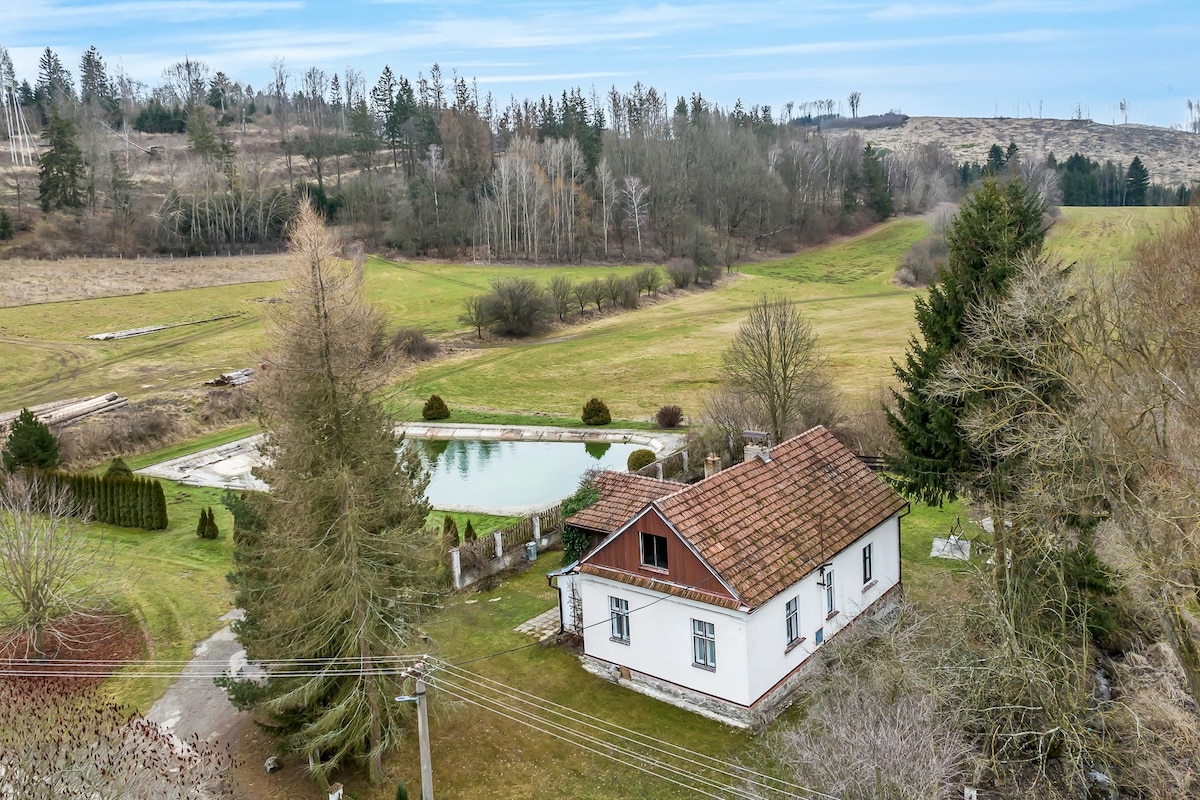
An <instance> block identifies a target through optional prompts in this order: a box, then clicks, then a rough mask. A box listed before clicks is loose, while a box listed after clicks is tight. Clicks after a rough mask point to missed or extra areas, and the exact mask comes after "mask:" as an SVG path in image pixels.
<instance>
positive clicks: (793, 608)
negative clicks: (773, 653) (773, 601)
mask: <svg viewBox="0 0 1200 800" xmlns="http://www.w3.org/2000/svg"><path fill="white" fill-rule="evenodd" d="M783 613H784V617H785V619H786V627H787V643H788V646H789V647H791V646H792V645H794V644H795V643H796V642H798V641H800V598H799V597H793V598H792V599H791V600H788V601H787V605H785V606H784V607H783Z"/></svg>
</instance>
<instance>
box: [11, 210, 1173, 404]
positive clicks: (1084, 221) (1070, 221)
mask: <svg viewBox="0 0 1200 800" xmlns="http://www.w3.org/2000/svg"><path fill="white" fill-rule="evenodd" d="M1170 213H1171V212H1170V211H1169V210H1166V209H1066V210H1065V211H1064V219H1063V221H1062V222H1060V224H1059V225H1058V226H1056V229H1055V231H1054V232H1053V233H1052V235H1051V239H1050V242H1051V249H1052V250H1054V251H1056V252H1059V253H1060V254H1062V255H1063V257H1064V258H1066V259H1068V260H1084V259H1085V258H1086V259H1087V260H1090V261H1092V262H1094V263H1099V264H1101V265H1103V264H1110V263H1113V262H1114V261H1119V260H1122V259H1123V258H1124V257H1125V255H1126V254H1127V253H1128V251H1129V249H1130V247H1131V245H1132V242H1133V241H1134V240H1136V238H1137V237H1138V236H1140V235H1144V231H1145V230H1146V227H1147V225H1150V224H1154V223H1157V222H1159V221H1161V220H1163V219H1164V218H1166V217H1167V216H1169V214H1170ZM920 231H921V225H920V223H918V222H915V221H912V220H898V221H894V222H891V223H889V224H887V225H885V226H882V227H881V228H878V229H876V230H874V231H872V232H870V233H868V234H866V235H863V236H858V237H854V238H852V239H850V240H848V241H844V242H841V243H838V244H835V245H832V246H830V247H824V248H816V249H813V250H809V251H806V252H804V253H801V254H799V255H795V256H791V257H788V258H783V259H778V260H772V261H766V262H762V263H760V264H757V265H753V266H749V267H745V268H743V270H742V277H741V278H740V279H738V280H735V281H731V282H730V283H729V284H727V285H726V286H724V287H722V288H720V289H718V290H717V291H715V292H697V293H693V294H689V295H685V296H682V297H673V298H672V299H670V300H667V301H666V302H664V303H662V304H660V305H659V306H657V307H653V308H645V309H642V310H640V311H637V312H634V313H631V314H622V315H616V316H613V317H606V318H603V319H600V320H593V321H590V322H587V323H586V324H583V325H576V326H571V327H569V328H567V329H565V330H562V331H559V332H556V333H554V334H551V336H550V337H549V338H548V339H541V340H536V341H530V342H518V343H513V344H503V345H497V346H494V347H485V348H481V349H478V350H469V351H466V352H465V353H462V354H459V355H456V356H454V357H452V358H450V359H447V360H443V361H439V362H436V363H434V364H432V365H429V366H426V367H424V368H422V369H420V370H418V371H417V372H416V374H415V379H414V385H413V387H412V391H411V392H402V393H401V395H400V396H399V397H398V398H397V403H398V405H404V404H405V402H406V401H407V400H408V399H410V398H411V397H427V396H428V394H429V393H430V392H432V391H440V392H442V393H443V395H444V396H446V398H447V400H448V401H449V402H450V403H451V406H452V407H458V408H460V409H463V408H466V407H472V408H475V409H476V410H491V411H507V412H513V411H520V412H524V413H529V412H541V413H550V414H554V415H558V416H561V417H563V418H574V416H575V414H576V413H577V411H578V406H579V405H580V404H581V403H582V401H583V400H585V399H586V398H587V397H588V396H591V395H592V394H600V395H602V396H604V395H610V394H612V392H611V388H612V387H613V386H614V385H618V384H619V385H621V387H622V388H621V391H620V393H619V395H615V394H613V395H612V401H611V402H610V406H612V407H613V412H614V415H615V416H616V417H618V418H625V419H635V420H637V419H645V418H646V417H647V416H648V415H649V414H651V413H653V411H654V410H655V409H657V408H658V406H659V405H661V404H663V403H668V402H678V403H680V404H681V405H684V407H685V411H686V410H688V409H689V401H691V400H694V399H695V397H696V396H697V394H698V393H699V392H701V391H703V390H704V389H705V388H707V387H709V386H710V385H711V384H712V381H713V376H714V372H715V367H716V364H717V359H718V357H719V353H720V351H721V349H722V348H723V347H724V345H725V343H726V342H727V341H728V337H729V336H730V335H731V334H732V332H733V330H734V329H735V328H736V326H737V322H738V320H739V319H740V318H741V316H742V315H743V314H744V313H745V309H746V308H747V307H748V306H749V304H750V303H752V302H753V300H754V299H755V298H756V297H757V296H758V295H760V294H762V293H764V292H766V293H781V294H785V295H787V296H789V297H792V298H794V299H796V300H797V301H799V302H801V303H804V304H805V306H806V310H807V311H808V312H809V313H810V315H811V317H812V319H813V322H814V325H815V326H816V328H817V330H818V332H819V333H821V335H822V336H823V338H824V341H825V345H826V347H827V349H828V351H829V353H830V356H831V359H832V364H833V367H834V370H835V377H836V380H837V382H838V384H839V386H841V388H843V389H845V390H849V391H850V392H852V393H861V392H862V391H863V390H864V389H867V388H870V387H871V386H872V385H873V384H874V383H877V382H879V381H881V380H885V379H887V378H888V377H889V375H890V371H889V369H888V359H889V358H890V357H891V356H892V355H894V354H896V353H898V352H900V350H901V349H902V347H903V345H904V343H905V341H906V339H907V335H908V332H909V329H910V327H911V311H912V305H911V300H910V295H911V293H910V292H908V291H905V290H903V289H899V288H897V287H894V286H892V285H891V284H890V283H889V282H888V278H889V277H890V275H891V272H892V270H893V269H894V267H895V263H896V259H897V258H898V257H899V255H900V254H901V253H902V252H903V251H904V249H905V248H906V247H907V246H908V244H909V243H911V241H912V240H914V239H915V238H917V237H919V235H920ZM196 268H197V269H203V268H204V264H203V263H201V262H197V264H196ZM636 269H638V268H637V267H614V268H610V267H533V266H481V265H474V264H432V263H429V264H426V263H422V264H396V263H392V262H386V261H381V260H378V259H369V260H368V262H367V293H368V296H369V297H370V298H371V299H372V300H373V301H374V302H376V303H378V304H379V305H380V307H381V308H383V309H384V310H385V312H386V313H387V314H388V316H389V319H390V320H391V322H392V324H394V325H396V326H401V325H404V326H416V327H422V328H425V329H426V330H428V331H430V332H432V333H434V334H443V333H449V332H461V330H462V328H461V325H460V324H459V323H458V321H457V320H458V314H459V311H460V307H461V302H462V300H463V299H464V298H465V297H467V296H469V295H471V294H475V293H477V292H480V291H483V290H485V289H486V288H487V286H488V283H489V282H490V281H491V280H492V279H494V278H496V277H499V276H505V275H512V276H532V277H535V278H537V279H538V280H541V281H543V282H545V281H548V280H549V278H550V276H552V275H555V274H564V275H567V276H569V277H571V278H578V277H585V276H586V277H592V276H595V277H603V276H605V275H607V274H609V273H610V272H617V273H621V274H627V273H629V272H631V271H634V270H636ZM281 286H282V284H280V283H278V282H264V283H252V284H238V285H232V286H216V287H210V288H205V289H187V290H180V291H171V292H159V293H150V294H138V295H130V296H126V297H113V298H103V299H94V300H81V301H72V302H63V303H46V304H41V305H31V306H21V307H17V308H4V309H0V362H2V363H4V364H5V366H6V367H7V369H5V370H4V373H3V374H2V375H0V408H13V407H19V406H20V405H27V404H33V403H37V402H43V401H49V400H56V399H62V398H66V397H78V396H84V395H88V394H93V393H99V392H103V391H117V392H120V393H122V394H124V395H129V396H134V397H137V396H140V395H144V394H146V393H150V392H154V391H161V390H163V389H174V388H180V387H189V386H190V387H194V386H197V385H199V383H200V382H201V381H203V380H205V379H207V378H209V377H211V376H213V375H214V374H216V373H217V372H219V371H222V370H227V369H232V368H237V367H242V366H246V365H250V364H254V363H256V362H257V361H258V360H259V358H260V354H261V352H262V348H263V346H264V342H265V339H264V334H263V322H262V314H263V311H264V310H265V309H267V308H269V304H268V303H267V302H266V301H268V300H269V299H270V298H271V297H273V296H274V295H276V294H277V293H278V292H279V290H280V288H281ZM223 314H234V315H237V316H236V317H235V318H233V319H228V320H221V321H217V322H207V323H203V324H200V325H195V326H187V327H182V328H175V329H170V330H166V331H161V332H159V333H154V334H150V335H147V336H140V337H135V338H132V339H125V340H120V341H113V342H95V341H90V340H87V339H85V338H84V337H85V336H86V335H87V334H90V333H98V332H101V331H110V330H119V329H122V328H129V327H136V326H141V325H151V324H173V323H179V322H188V321H193V320H197V319H202V318H205V317H210V316H217V315H223ZM664 367H666V368H664ZM407 413H408V414H409V415H411V414H412V413H413V412H412V411H411V410H410V411H408V412H407Z"/></svg>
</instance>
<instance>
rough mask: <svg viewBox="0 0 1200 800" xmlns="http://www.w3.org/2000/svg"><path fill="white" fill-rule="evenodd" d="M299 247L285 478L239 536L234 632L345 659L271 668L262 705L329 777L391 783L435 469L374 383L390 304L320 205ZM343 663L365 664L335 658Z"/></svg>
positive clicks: (269, 651) (257, 648)
mask: <svg viewBox="0 0 1200 800" xmlns="http://www.w3.org/2000/svg"><path fill="white" fill-rule="evenodd" d="M291 248H292V263H293V266H294V270H293V282H292V285H291V288H290V289H289V290H288V291H287V293H286V294H285V295H284V298H283V302H282V303H280V304H279V305H278V306H277V307H276V311H275V313H274V314H273V319H272V327H271V339H272V359H271V370H270V371H269V372H268V373H267V377H266V378H265V379H264V380H263V383H262V386H261V389H260V396H261V398H262V407H263V423H264V427H265V429H266V433H265V442H264V447H263V453H264V456H266V458H265V462H266V466H264V467H263V469H262V477H263V478H264V479H265V480H266V482H267V483H268V484H269V485H270V487H271V490H270V493H269V494H267V495H264V496H262V497H260V498H258V499H256V500H255V501H253V502H254V503H255V506H256V508H255V511H256V512H257V513H261V515H262V518H263V521H264V523H265V526H264V528H263V529H262V530H261V531H260V532H257V533H255V532H242V531H239V535H238V536H236V537H235V539H234V542H235V556H236V559H235V565H236V567H235V573H234V574H233V576H232V580H233V582H234V583H235V585H236V586H237V588H238V590H239V593H238V603H239V605H240V606H241V607H242V608H244V609H245V611H246V619H245V620H244V621H243V622H241V623H238V625H237V628H236V631H237V633H238V636H239V638H240V639H241V641H242V644H243V645H245V647H246V650H247V653H248V654H249V655H250V657H251V658H255V659H280V658H283V659H313V660H317V663H328V664H330V665H331V666H329V667H319V668H315V669H314V670H313V671H312V672H311V673H309V674H305V675H296V674H294V673H293V674H289V675H287V676H278V677H271V678H270V679H269V681H268V683H267V685H266V687H265V689H264V690H263V692H262V693H261V696H260V697H259V698H258V707H259V709H260V710H261V711H263V712H266V713H267V714H269V715H271V716H272V717H273V718H274V720H275V721H276V722H277V723H278V724H279V725H280V727H281V729H282V730H283V731H284V732H285V733H286V735H287V739H286V744H287V745H288V746H289V747H290V748H291V749H292V750H294V751H296V752H299V753H302V754H303V755H305V756H306V757H307V758H308V761H309V765H310V766H309V769H310V771H311V772H312V773H313V774H314V776H315V777H316V778H317V779H318V780H324V779H326V778H327V776H328V775H329V773H330V772H331V771H333V770H335V769H337V768H338V767H339V766H341V765H343V764H345V763H346V762H348V761H351V760H354V761H359V762H363V763H365V764H366V765H367V767H368V769H369V773H370V776H371V779H372V780H373V781H376V782H378V781H379V780H381V779H382V776H383V773H382V757H383V754H384V753H385V752H386V751H387V750H388V749H389V748H390V747H392V746H393V745H394V744H395V743H396V742H397V741H398V739H399V727H400V726H399V723H400V715H401V714H402V713H403V711H402V709H401V706H400V704H398V703H396V702H395V701H394V699H393V698H394V697H395V695H396V694H397V693H398V691H399V688H400V687H399V684H398V683H397V677H396V676H395V674H394V669H393V668H394V666H395V661H394V657H395V656H396V655H397V654H400V653H403V652H406V651H407V650H408V648H410V647H412V645H413V642H415V641H417V639H416V636H415V634H416V627H415V626H416V623H417V621H418V620H419V619H420V617H421V615H422V613H423V610H424V609H426V608H428V607H429V600H430V599H431V597H432V591H433V587H434V583H433V580H434V575H435V570H436V568H437V559H438V555H439V547H438V541H437V538H436V535H433V534H428V533H426V532H425V530H424V525H425V518H426V516H427V514H428V511H429V505H428V503H427V502H426V500H425V486H426V484H427V483H428V475H427V473H426V472H425V470H424V468H423V467H422V466H421V462H420V460H419V458H418V456H417V454H416V452H415V451H412V450H404V451H403V452H402V454H401V455H400V457H399V459H397V447H398V444H399V443H398V441H397V439H396V436H395V433H394V425H393V423H392V421H391V420H390V419H389V418H388V417H387V415H386V414H385V413H384V411H383V409H382V408H381V406H380V404H379V402H378V400H377V399H376V398H375V396H374V394H373V390H374V389H376V388H377V387H378V386H379V384H380V383H381V381H382V379H383V375H384V373H383V367H384V364H385V358H386V353H387V349H388V348H387V346H386V344H385V328H384V320H383V317H382V315H380V314H379V313H378V312H377V311H376V310H374V309H372V308H370V307H369V306H367V305H366V304H365V303H364V301H363V299H362V293H361V289H362V287H361V277H360V276H359V275H357V274H356V273H355V270H354V268H353V266H352V265H351V264H349V263H346V262H343V261H341V260H340V259H339V254H340V252H341V245H340V243H339V242H338V241H337V240H336V238H335V237H334V236H333V235H332V234H331V233H330V232H329V231H328V230H326V229H325V227H324V225H323V223H322V221H321V219H320V217H319V216H318V214H317V213H316V212H315V211H314V210H313V209H312V208H311V207H308V206H305V207H304V208H303V209H302V210H301V211H300V213H299V214H298V217H297V220H296V222H295V223H294V226H293V228H292V231H291ZM323 659H340V660H342V661H328V662H323V661H321V660H323ZM345 660H349V661H353V662H354V663H355V665H356V670H355V671H353V673H352V674H347V672H346V670H344V669H340V668H338V667H337V666H336V664H338V663H345ZM241 688H243V689H244V688H245V687H241Z"/></svg>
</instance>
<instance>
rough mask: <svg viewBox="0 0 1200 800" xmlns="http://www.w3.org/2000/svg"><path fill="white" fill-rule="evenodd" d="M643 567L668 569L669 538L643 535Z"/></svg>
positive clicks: (649, 534)
mask: <svg viewBox="0 0 1200 800" xmlns="http://www.w3.org/2000/svg"><path fill="white" fill-rule="evenodd" d="M642 566H643V567H651V568H653V569H661V570H665V569H667V537H665V536H655V535H654V534H653V533H643V534H642Z"/></svg>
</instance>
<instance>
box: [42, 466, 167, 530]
mask: <svg viewBox="0 0 1200 800" xmlns="http://www.w3.org/2000/svg"><path fill="white" fill-rule="evenodd" d="M118 461H119V459H118ZM121 466H124V465H123V463H122V464H121ZM125 470H128V467H125ZM47 475H48V476H49V478H50V480H52V481H54V482H55V483H57V484H58V485H59V486H61V487H65V488H66V489H68V490H69V491H70V493H71V497H72V498H73V499H74V500H75V505H76V506H77V507H78V508H79V509H80V512H81V513H85V514H88V515H89V516H90V518H91V519H93V520H96V521H97V522H106V523H108V524H109V525H117V526H120V527H122V528H144V529H145V530H149V531H161V530H166V528H167V498H166V495H165V494H164V493H163V488H162V484H161V483H159V482H158V481H156V480H154V479H152V478H142V477H135V476H134V475H133V474H132V473H130V474H128V475H127V474H124V473H123V471H122V470H120V469H117V470H113V469H112V468H110V469H109V471H108V472H107V473H105V474H104V475H103V476H100V475H86V474H77V473H70V472H50V473H47Z"/></svg>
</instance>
